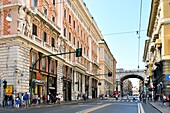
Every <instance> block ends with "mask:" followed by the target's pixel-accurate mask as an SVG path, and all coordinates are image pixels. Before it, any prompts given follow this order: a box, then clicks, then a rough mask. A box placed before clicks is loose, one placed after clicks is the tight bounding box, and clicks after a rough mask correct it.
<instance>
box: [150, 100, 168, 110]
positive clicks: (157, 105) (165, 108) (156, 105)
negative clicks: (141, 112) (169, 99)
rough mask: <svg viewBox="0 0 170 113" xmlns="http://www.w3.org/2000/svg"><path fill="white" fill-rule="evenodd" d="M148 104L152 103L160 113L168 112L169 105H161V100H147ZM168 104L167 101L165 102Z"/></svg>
mask: <svg viewBox="0 0 170 113" xmlns="http://www.w3.org/2000/svg"><path fill="white" fill-rule="evenodd" d="M149 104H150V105H152V106H153V107H154V108H156V109H157V110H159V111H160V112H161V113H170V107H169V106H168V105H166V106H163V107H161V105H160V104H161V102H160V101H157V102H149ZM167 104H169V103H167Z"/></svg>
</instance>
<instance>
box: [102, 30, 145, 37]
mask: <svg viewBox="0 0 170 113" xmlns="http://www.w3.org/2000/svg"><path fill="white" fill-rule="evenodd" d="M146 30H147V29H143V30H140V32H141V31H146ZM130 33H136V34H138V33H139V31H125V32H117V33H108V34H103V36H109V35H123V34H130Z"/></svg>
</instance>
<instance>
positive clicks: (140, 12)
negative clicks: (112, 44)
mask: <svg viewBox="0 0 170 113" xmlns="http://www.w3.org/2000/svg"><path fill="white" fill-rule="evenodd" d="M141 18H142V0H141V2H140V17H139V31H138V69H139V68H140V67H139V57H140V32H141Z"/></svg>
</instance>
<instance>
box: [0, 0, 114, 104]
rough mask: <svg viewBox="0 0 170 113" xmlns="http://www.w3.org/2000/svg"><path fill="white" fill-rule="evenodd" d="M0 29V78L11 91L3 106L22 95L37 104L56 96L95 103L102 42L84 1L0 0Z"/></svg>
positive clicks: (97, 92) (64, 99) (66, 99)
mask: <svg viewBox="0 0 170 113" xmlns="http://www.w3.org/2000/svg"><path fill="white" fill-rule="evenodd" d="M0 26H1V28H0V57H1V59H0V71H1V73H0V77H1V80H6V81H7V84H8V88H11V90H10V91H9V92H7V91H4V92H3V91H2V90H1V96H0V97H1V100H2V97H3V94H7V93H9V94H12V93H24V92H30V96H31V98H33V95H35V94H37V95H38V97H39V102H40V103H41V102H42V97H43V95H47V97H48V98H47V99H49V98H53V96H55V95H56V93H59V94H60V96H61V100H63V101H71V100H76V99H77V95H78V94H80V95H83V94H85V95H86V96H87V97H88V98H97V97H98V94H99V87H98V82H99V81H98V80H99V78H98V76H96V74H97V73H98V71H99V50H98V48H99V44H98V41H100V40H101V39H102V38H103V37H102V34H101V32H100V30H99V28H98V26H97V24H96V22H95V20H94V18H93V17H92V16H91V14H90V13H89V11H88V9H87V7H86V5H85V3H84V2H83V1H82V0H78V1H72V0H2V2H0ZM77 48H82V57H76V54H75V51H76V49H77ZM112 66H113V65H112ZM109 69H110V70H113V68H109ZM1 89H2V87H1Z"/></svg>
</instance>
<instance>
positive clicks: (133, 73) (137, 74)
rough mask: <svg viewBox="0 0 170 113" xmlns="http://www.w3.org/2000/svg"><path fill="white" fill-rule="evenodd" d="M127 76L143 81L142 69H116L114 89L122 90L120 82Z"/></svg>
mask: <svg viewBox="0 0 170 113" xmlns="http://www.w3.org/2000/svg"><path fill="white" fill-rule="evenodd" d="M128 78H138V79H140V80H142V81H143V82H144V78H145V72H144V69H140V70H139V69H138V70H116V84H117V85H116V87H117V88H116V90H118V91H120V92H122V88H123V87H122V86H123V85H122V83H123V81H124V80H126V79H128Z"/></svg>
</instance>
